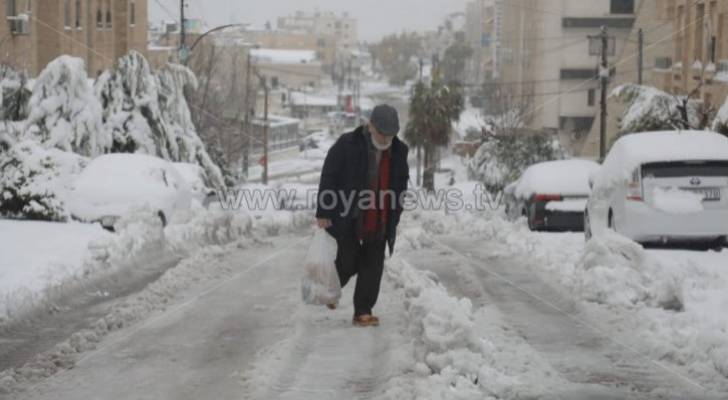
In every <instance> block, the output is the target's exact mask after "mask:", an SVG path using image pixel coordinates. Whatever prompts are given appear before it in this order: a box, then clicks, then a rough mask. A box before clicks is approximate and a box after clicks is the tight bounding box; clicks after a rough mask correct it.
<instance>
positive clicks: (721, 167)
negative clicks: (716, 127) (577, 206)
mask: <svg viewBox="0 0 728 400" xmlns="http://www.w3.org/2000/svg"><path fill="white" fill-rule="evenodd" d="M590 184H591V185H592V192H591V195H590V197H589V202H588V205H587V211H586V229H585V234H586V238H587V240H588V239H590V238H591V237H592V236H593V235H596V234H599V232H600V231H601V230H603V229H612V230H614V231H616V232H618V233H620V234H622V235H624V236H627V237H629V238H631V239H633V240H635V241H637V242H641V243H652V242H660V243H668V242H670V241H680V242H683V241H714V240H721V241H723V242H725V240H726V237H728V198H727V197H728V138H726V137H724V136H721V135H719V134H717V133H712V132H706V131H682V132H678V131H671V132H649V133H639V134H631V135H626V136H623V137H622V138H620V139H619V140H618V141H617V142H616V143H615V144H614V146H613V147H612V149H611V151H610V152H609V154H608V156H607V158H606V159H605V161H604V164H603V165H602V167H601V168H600V169H599V171H597V172H596V173H595V174H594V175H593V176H592V177H591V178H590Z"/></svg>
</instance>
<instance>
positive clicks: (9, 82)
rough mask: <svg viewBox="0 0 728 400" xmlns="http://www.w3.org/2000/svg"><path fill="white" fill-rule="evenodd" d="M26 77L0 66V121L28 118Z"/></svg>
mask: <svg viewBox="0 0 728 400" xmlns="http://www.w3.org/2000/svg"><path fill="white" fill-rule="evenodd" d="M30 94H31V91H30V89H29V88H28V76H27V75H26V74H25V73H23V72H18V71H16V70H14V69H13V68H11V67H9V66H7V65H0V120H2V121H22V120H24V119H26V118H27V117H28V100H29V99H30Z"/></svg>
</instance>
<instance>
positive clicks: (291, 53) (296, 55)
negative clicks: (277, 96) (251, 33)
mask: <svg viewBox="0 0 728 400" xmlns="http://www.w3.org/2000/svg"><path fill="white" fill-rule="evenodd" d="M250 54H251V57H252V62H253V64H254V65H255V68H257V69H258V71H260V74H261V75H263V76H265V78H266V80H267V81H268V84H269V85H270V87H271V88H272V89H278V88H279V87H280V86H283V87H286V88H289V89H299V88H305V87H312V88H313V87H317V86H319V84H320V83H321V82H322V81H323V79H324V73H323V70H322V68H321V63H320V62H319V61H318V60H317V57H316V52H314V51H313V50H290V49H253V50H251V51H250Z"/></svg>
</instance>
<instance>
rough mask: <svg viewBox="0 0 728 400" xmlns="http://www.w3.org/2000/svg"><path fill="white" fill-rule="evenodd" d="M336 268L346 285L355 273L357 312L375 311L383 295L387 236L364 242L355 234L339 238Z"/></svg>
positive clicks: (342, 285)
mask: <svg viewBox="0 0 728 400" xmlns="http://www.w3.org/2000/svg"><path fill="white" fill-rule="evenodd" d="M337 243H338V246H339V249H338V253H337V255H336V270H337V271H338V272H339V280H340V281H341V287H342V288H343V287H344V286H346V284H347V283H348V282H349V280H350V279H351V278H352V277H353V276H354V275H358V276H357V278H356V288H355V289H354V315H355V316H359V315H365V314H371V313H372V308H374V305H375V304H376V303H377V298H378V297H379V286H380V284H381V282H382V272H383V271H384V250H385V244H386V242H385V241H384V240H379V241H372V242H368V241H365V242H360V241H359V240H357V239H355V238H345V239H339V240H337Z"/></svg>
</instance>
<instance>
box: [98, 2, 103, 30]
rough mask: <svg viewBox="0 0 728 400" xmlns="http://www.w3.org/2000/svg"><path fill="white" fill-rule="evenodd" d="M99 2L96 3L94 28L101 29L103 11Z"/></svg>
mask: <svg viewBox="0 0 728 400" xmlns="http://www.w3.org/2000/svg"><path fill="white" fill-rule="evenodd" d="M101 7H102V4H101V0H99V2H98V8H97V9H96V28H97V29H102V28H103V27H104V11H103V10H102V9H101Z"/></svg>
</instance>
